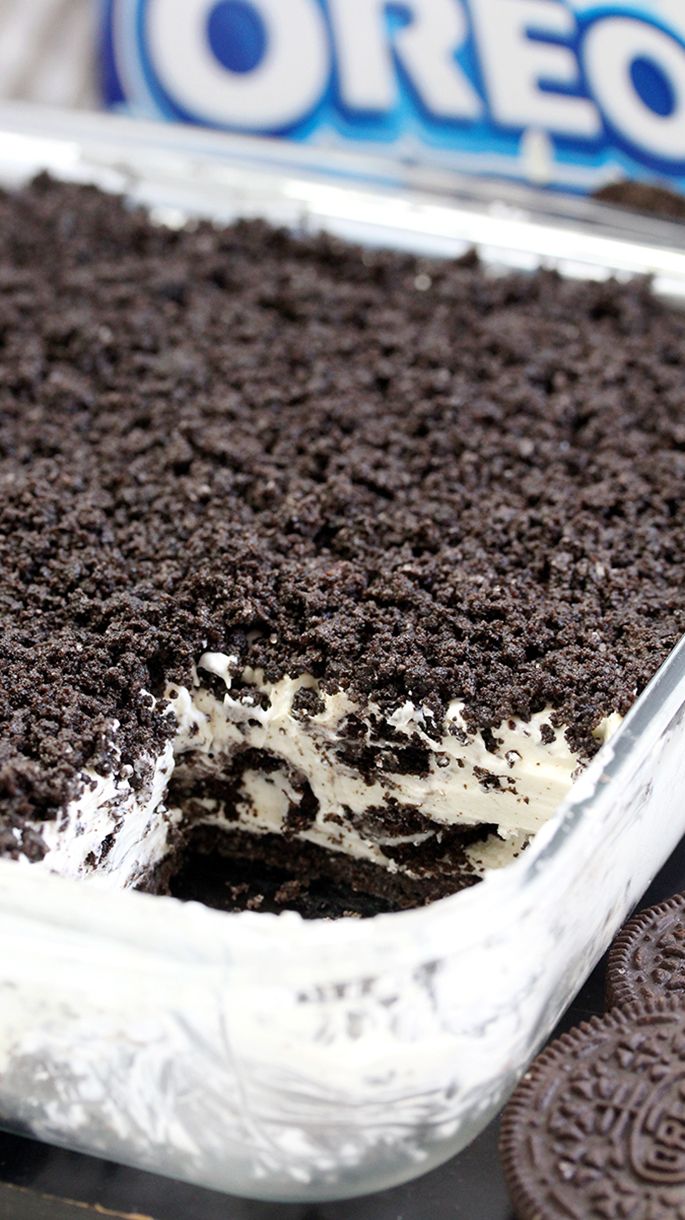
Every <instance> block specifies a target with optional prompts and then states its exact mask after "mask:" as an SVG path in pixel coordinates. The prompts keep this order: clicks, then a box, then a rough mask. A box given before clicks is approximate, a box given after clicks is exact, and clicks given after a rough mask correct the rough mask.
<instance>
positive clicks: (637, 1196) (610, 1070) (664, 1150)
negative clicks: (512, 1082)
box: [502, 1001, 685, 1220]
mask: <svg viewBox="0 0 685 1220" xmlns="http://www.w3.org/2000/svg"><path fill="white" fill-rule="evenodd" d="M502 1156H503V1164H504V1168H505V1172H506V1174H507V1178H508V1181H509V1184H510V1189H511V1192H512V1198H513V1201H514V1205H515V1207H516V1209H517V1215H519V1216H520V1217H521V1220H533V1217H535V1218H536V1220H562V1217H563V1220H571V1218H573V1220H576V1218H577V1220H586V1218H587V1217H589V1216H593V1217H596V1218H597V1220H616V1217H619V1216H631V1217H635V1218H636V1220H658V1218H659V1217H666V1216H668V1217H670V1218H671V1220H684V1218H685V1029H684V1028H683V1012H682V1008H681V1007H680V1005H679V1004H678V1002H677V1001H655V1002H653V1003H652V1004H651V1005H648V1006H644V1007H642V1008H632V1009H631V1008H628V1009H625V1010H621V1011H619V1010H614V1011H612V1012H610V1013H608V1014H607V1015H606V1016H604V1017H596V1018H594V1019H593V1020H592V1021H590V1022H589V1023H588V1024H586V1025H583V1026H580V1027H579V1028H578V1029H577V1030H574V1031H572V1032H571V1033H570V1034H566V1035H564V1036H563V1037H562V1038H560V1039H559V1040H558V1041H557V1042H556V1043H554V1044H553V1046H551V1047H550V1048H549V1049H548V1050H547V1051H545V1052H544V1054H542V1055H541V1056H540V1057H539V1058H538V1059H537V1060H536V1061H535V1063H534V1064H533V1067H532V1068H531V1069H530V1071H529V1072H528V1074H527V1076H526V1077H525V1080H524V1081H523V1082H522V1083H521V1085H520V1086H519V1088H518V1090H517V1093H516V1095H515V1098H514V1100H513V1101H512V1103H511V1105H510V1106H509V1108H508V1109H507V1111H506V1113H505V1119H504V1123H503V1128H502Z"/></svg>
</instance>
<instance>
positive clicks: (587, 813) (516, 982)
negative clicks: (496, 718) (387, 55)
mask: <svg viewBox="0 0 685 1220" xmlns="http://www.w3.org/2000/svg"><path fill="white" fill-rule="evenodd" d="M41 169H48V170H50V171H51V172H52V173H53V174H54V175H55V176H57V177H62V178H69V179H76V180H82V181H94V182H98V183H99V184H100V185H101V186H103V187H105V188H106V189H116V190H123V191H125V192H126V193H127V194H128V195H129V196H130V197H131V198H132V199H136V200H138V201H141V202H144V203H146V204H147V205H148V206H150V207H151V208H152V209H153V212H154V214H155V215H156V216H157V217H158V218H159V220H160V222H164V223H171V224H180V223H183V222H184V220H186V219H187V218H188V217H191V216H195V215H206V216H210V217H214V218H216V219H218V220H227V219H230V218H231V217H232V216H235V215H260V216H263V217H265V218H266V219H269V220H272V221H277V222H280V223H285V224H288V225H291V226H294V227H302V226H308V227H313V228H325V229H328V230H332V231H335V232H336V233H340V234H343V235H345V236H349V237H352V238H355V239H358V240H362V241H368V242H377V243H382V244H385V245H389V246H397V247H403V248H411V249H414V250H418V251H426V252H430V253H431V254H441V255H453V254H459V253H461V252H463V250H464V249H465V248H467V247H468V246H471V245H476V246H477V247H478V248H479V250H480V252H481V255H482V257H483V258H484V260H485V261H486V263H487V264H488V265H490V266H491V267H492V268H493V271H497V270H498V269H499V268H502V267H507V266H516V267H530V268H533V267H535V266H538V265H540V264H541V263H546V264H548V265H550V264H553V265H555V266H557V267H559V269H560V270H561V271H562V272H563V273H565V274H571V275H585V276H595V277H596V276H606V275H608V274H612V273H616V274H619V275H624V274H632V273H649V274H651V275H653V277H654V289H655V291H656V292H658V293H660V294H666V295H668V296H670V297H672V298H674V299H678V300H680V301H681V303H682V300H683V298H685V254H684V253H683V250H682V248H681V245H682V230H679V229H676V228H675V227H674V226H672V225H670V224H667V223H664V222H656V221H655V222H651V221H649V220H644V221H643V220H640V219H639V218H634V217H631V216H628V215H625V216H624V215H622V214H620V213H613V212H612V211H608V210H607V209H605V208H602V207H599V206H597V205H593V204H590V203H583V202H581V201H578V202H573V201H570V202H569V201H567V200H564V199H561V198H553V197H544V196H537V195H536V194H534V193H530V192H527V191H525V190H516V191H514V190H512V189H511V188H509V187H507V188H506V193H507V201H506V202H505V201H504V200H503V199H502V198H501V195H500V192H501V190H502V188H500V187H499V186H497V185H496V184H489V183H484V184H475V183H470V182H468V181H462V180H460V179H458V178H457V177H452V176H451V175H446V174H445V173H440V174H430V173H427V172H425V171H419V170H417V169H413V168H411V167H400V166H393V165H382V164H379V163H377V162H367V161H364V160H363V159H362V158H355V157H350V156H338V157H335V158H334V157H332V156H329V155H328V154H324V153H322V152H320V151H317V150H311V149H302V148H298V147H297V146H289V145H278V144H269V143H268V142H255V141H251V140H246V139H238V138H230V137H226V136H220V135H216V134H212V133H208V132H201V131H195V130H190V129H187V130H186V129H174V128H169V127H160V128H157V127H155V126H153V125H150V124H146V123H135V122H131V121H129V120H123V119H114V118H110V117H100V116H94V115H92V116H83V115H81V116H75V115H74V116H70V115H63V116H59V115H58V116H56V115H54V114H53V113H46V112H42V111H39V110H33V109H30V108H28V109H23V108H17V107H12V108H10V109H0V182H1V183H2V184H4V185H7V186H12V185H15V184H17V183H19V182H21V181H23V180H24V179H26V178H27V177H28V176H30V175H32V174H33V173H35V172H37V171H39V170H41ZM683 832H685V641H684V642H683V643H682V644H681V645H680V646H679V647H678V648H676V650H675V651H674V653H673V654H672V655H671V657H670V659H669V660H668V661H667V662H666V664H665V665H663V666H662V668H661V670H660V671H659V673H658V674H657V675H656V677H655V678H654V680H653V681H652V683H651V685H650V687H649V688H648V690H647V691H645V693H644V694H643V695H642V697H641V698H640V699H639V700H638V701H637V703H636V704H635V706H634V707H633V709H632V711H631V712H630V714H629V716H628V717H627V718H626V720H625V722H624V723H623V725H622V727H621V728H620V729H619V731H618V732H617V733H616V734H615V736H614V737H613V738H612V739H611V740H610V741H609V742H608V743H607V744H606V745H605V746H604V747H603V749H602V750H601V752H600V754H599V755H598V756H597V757H596V758H595V760H594V761H593V763H592V764H591V766H590V767H589V768H588V769H587V771H586V772H585V773H584V774H583V775H582V776H581V778H580V779H579V780H578V781H577V782H576V784H575V785H574V787H573V790H572V792H571V795H570V797H569V799H568V800H567V801H566V802H565V803H564V805H563V807H562V808H561V809H560V810H559V811H558V812H557V814H556V815H555V816H554V817H553V818H552V819H551V821H550V822H549V823H548V824H547V825H546V826H545V827H544V828H543V830H542V831H540V833H539V834H538V836H537V837H536V839H535V842H534V843H533V845H532V846H531V847H530V849H529V850H528V851H527V852H525V853H524V854H523V855H522V856H521V858H520V859H519V860H518V861H516V862H515V863H514V864H512V865H510V866H509V867H507V868H506V869H504V870H502V871H501V872H499V873H494V874H491V875H490V876H488V877H487V879H486V880H485V881H483V883H482V884H480V885H478V886H476V887H474V888H472V889H469V890H467V891H465V892H463V893H461V894H458V895H455V896H454V897H451V898H446V899H443V900H442V901H440V902H438V903H436V904H434V905H433V906H431V907H427V908H424V909H423V910H418V911H408V912H403V913H401V914H396V915H386V916H378V917H376V918H375V919H373V920H371V921H366V922H360V921H356V920H353V919H342V920H340V921H339V922H337V923H330V924H328V923H323V922H310V923H305V922H304V921H302V920H300V918H299V917H298V916H296V915H292V914H285V915H281V916H280V917H276V916H271V915H257V914H251V913H246V914H239V915H227V914H222V913H220V912H217V911H213V910H209V909H206V908H203V907H200V906H198V905H195V904H188V905H183V904H181V903H180V902H178V901H176V900H174V899H170V898H155V897H149V896H146V895H143V894H138V893H130V892H129V893H119V894H112V893H100V892H98V891H97V889H94V888H93V886H92V885H88V884H75V883H73V882H69V881H64V880H60V879H57V878H46V877H45V876H44V875H40V876H39V875H38V874H34V873H32V871H31V869H30V867H28V866H22V865H21V864H17V863H12V862H8V861H0V932H1V936H2V954H1V955H0V1121H1V1122H3V1123H4V1124H5V1125H7V1126H9V1127H14V1128H16V1129H21V1130H25V1131H29V1132H31V1133H33V1134H34V1135H36V1136H37V1137H39V1138H40V1139H43V1140H48V1141H52V1142H54V1143H58V1144H62V1145H65V1146H68V1147H72V1148H77V1149H80V1150H83V1151H85V1152H91V1153H95V1154H98V1155H100V1156H104V1157H109V1158H111V1159H113V1160H117V1161H123V1162H127V1163H130V1164H132V1165H136V1166H139V1167H141V1168H145V1169H149V1170H153V1171H156V1172H159V1173H164V1174H169V1175H171V1176H173V1177H178V1178H185V1179H188V1180H189V1181H194V1182H197V1183H200V1184H203V1185H205V1186H208V1187H213V1188H215V1189H218V1190H225V1191H231V1192H233V1193H236V1194H241V1195H248V1196H254V1197H258V1198H264V1199H276V1200H281V1201H285V1200H323V1199H327V1198H343V1197H347V1196H353V1195H355V1194H361V1193H366V1192H369V1191H374V1190H378V1189H381V1188H384V1187H387V1186H390V1185H392V1184H394V1183H398V1182H401V1181H403V1180H406V1179H408V1178H411V1177H413V1176H415V1175H418V1174H420V1173H423V1172H425V1171H427V1170H429V1169H430V1168H432V1167H433V1166H435V1165H437V1164H438V1163H440V1162H441V1161H444V1160H445V1159H446V1158H447V1157H449V1156H451V1155H452V1154H453V1153H455V1152H457V1151H458V1150H459V1149H460V1148H462V1147H463V1146H464V1145H465V1144H466V1143H468V1141H469V1140H471V1139H472V1138H473V1137H474V1136H475V1135H476V1134H477V1132H478V1131H479V1130H480V1129H481V1128H482V1127H483V1126H485V1124H486V1123H487V1122H488V1121H489V1119H490V1118H491V1117H492V1115H493V1114H494V1113H495V1112H496V1110H497V1109H498V1107H499V1106H500V1105H501V1104H502V1102H503V1100H504V1099H505V1097H506V1095H507V1094H508V1092H509V1091H510V1090H511V1088H512V1087H513V1084H514V1082H515V1080H516V1078H517V1076H518V1075H519V1074H520V1073H521V1072H522V1071H523V1069H524V1067H525V1065H526V1063H527V1061H528V1060H529V1059H530V1057H531V1056H532V1055H533V1053H534V1051H535V1050H536V1048H537V1047H538V1046H539V1045H540V1043H541V1042H542V1041H543V1039H544V1038H545V1036H546V1035H547V1034H548V1033H549V1031H550V1030H551V1028H552V1027H553V1025H554V1023H555V1022H556V1020H557V1018H558V1017H559V1015H560V1014H561V1012H562V1010H563V1009H564V1008H565V1007H566V1005H567V1004H568V1002H569V1000H570V999H571V997H572V996H573V994H574V993H575V991H576V990H577V989H578V987H579V986H580V984H581V982H582V981H583V979H584V978H585V977H586V975H587V974H588V972H589V971H590V969H591V968H592V966H593V965H594V963H595V962H596V961H597V959H598V957H599V956H600V954H601V953H602V952H603V950H604V949H605V947H606V945H607V943H608V941H609V940H610V938H611V936H612V935H613V933H614V932H615V930H616V928H617V927H618V925H619V924H620V922H621V921H622V920H623V918H624V917H625V915H626V913H627V912H628V911H629V909H630V908H631V906H632V905H633V904H634V903H635V901H636V900H637V899H638V897H639V896H640V894H641V893H642V892H643V891H644V889H645V888H646V886H647V884H648V883H649V881H650V879H651V878H652V877H653V875H654V874H655V873H656V871H657V870H658V868H659V867H660V865H661V864H662V862H663V861H664V860H665V859H666V857H667V856H668V854H669V853H670V852H671V850H672V848H673V847H674V846H675V844H676V842H677V841H678V839H679V838H680V837H681V835H682V834H683Z"/></svg>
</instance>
